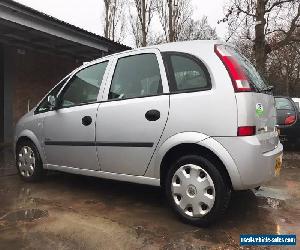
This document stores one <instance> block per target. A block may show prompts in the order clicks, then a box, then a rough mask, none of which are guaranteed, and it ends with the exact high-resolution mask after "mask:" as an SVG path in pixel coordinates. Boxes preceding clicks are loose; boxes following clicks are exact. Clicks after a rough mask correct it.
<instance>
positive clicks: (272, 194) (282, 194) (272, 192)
mask: <svg viewBox="0 0 300 250" xmlns="http://www.w3.org/2000/svg"><path fill="white" fill-rule="evenodd" d="M254 194H255V195H256V196H257V197H264V198H272V199H276V200H281V201H285V200H288V199H290V198H291V197H290V195H289V194H288V192H287V191H285V190H282V189H278V188H269V187H261V188H260V189H259V190H257V191H256V190H254Z"/></svg>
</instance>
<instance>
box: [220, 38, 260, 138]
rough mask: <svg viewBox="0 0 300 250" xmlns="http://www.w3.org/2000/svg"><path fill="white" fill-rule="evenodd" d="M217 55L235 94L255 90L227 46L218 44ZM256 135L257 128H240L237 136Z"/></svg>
mask: <svg viewBox="0 0 300 250" xmlns="http://www.w3.org/2000/svg"><path fill="white" fill-rule="evenodd" d="M215 53H216V54H217V56H218V57H219V58H220V59H221V61H222V62H223V64H224V65H225V67H226V69H227V71H228V73H229V76H230V78H231V81H232V86H233V88H234V92H251V91H253V89H252V88H251V86H250V83H249V80H248V77H247V76H246V74H245V72H244V70H243V68H242V67H241V65H240V64H239V62H238V61H237V59H236V58H235V57H234V55H233V54H232V53H230V51H228V49H226V46H225V45H222V44H216V45H215ZM255 134H256V127H255V126H242V127H238V130H237V136H252V135H255Z"/></svg>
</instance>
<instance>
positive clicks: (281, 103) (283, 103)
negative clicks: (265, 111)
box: [275, 98, 294, 110]
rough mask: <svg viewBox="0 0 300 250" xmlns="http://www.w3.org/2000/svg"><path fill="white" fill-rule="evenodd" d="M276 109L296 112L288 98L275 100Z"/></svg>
mask: <svg viewBox="0 0 300 250" xmlns="http://www.w3.org/2000/svg"><path fill="white" fill-rule="evenodd" d="M275 106H276V109H286V110H294V107H293V105H292V103H291V101H290V100H289V99H287V98H275Z"/></svg>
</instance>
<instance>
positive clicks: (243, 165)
mask: <svg viewBox="0 0 300 250" xmlns="http://www.w3.org/2000/svg"><path fill="white" fill-rule="evenodd" d="M215 139H216V140H217V141H218V142H220V143H221V144H222V145H223V147H225V148H226V150H227V151H228V153H229V154H230V155H231V157H232V158H233V160H234V162H235V164H236V167H237V170H238V172H239V174H240V178H241V185H239V186H237V185H234V183H233V186H234V187H235V189H236V190H244V189H250V188H255V187H257V186H260V185H261V184H263V183H265V182H267V181H269V180H271V179H272V178H273V177H275V162H276V158H278V157H280V156H281V155H282V152H283V146H282V144H281V143H280V142H279V143H278V145H277V146H276V147H275V149H273V150H272V151H268V152H265V153H261V148H262V147H261V144H260V142H259V140H257V138H256V137H253V136H249V137H219V138H215ZM232 181H234V180H232Z"/></svg>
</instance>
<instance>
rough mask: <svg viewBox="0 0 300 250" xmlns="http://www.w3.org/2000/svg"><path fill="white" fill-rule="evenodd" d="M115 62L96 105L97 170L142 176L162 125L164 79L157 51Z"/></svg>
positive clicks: (165, 100) (166, 105) (166, 103)
mask: <svg viewBox="0 0 300 250" xmlns="http://www.w3.org/2000/svg"><path fill="white" fill-rule="evenodd" d="M146 51H147V52H144V53H141V52H139V53H137V52H135V53H133V54H129V55H128V54H126V56H124V55H123V56H119V57H118V58H116V59H115V63H114V64H115V67H114V72H111V73H110V75H111V76H110V77H109V79H110V81H108V84H107V86H106V90H105V92H104V97H105V96H106V98H105V99H106V101H104V102H102V103H101V104H100V106H99V110H98V114H97V122H96V145H97V152H98V158H99V161H100V166H101V170H102V171H105V172H112V173H121V174H129V175H144V173H145V172H146V169H147V165H148V163H149V162H150V159H151V156H152V154H153V152H154V150H155V148H156V145H157V144H158V142H159V140H160V137H161V135H162V133H163V129H164V127H165V125H166V122H167V118H168V112H169V96H168V95H164V92H167V91H168V87H167V80H166V77H165V71H164V68H163V63H162V59H161V56H160V54H159V53H158V52H157V51H156V50H153V49H152V50H146Z"/></svg>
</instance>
